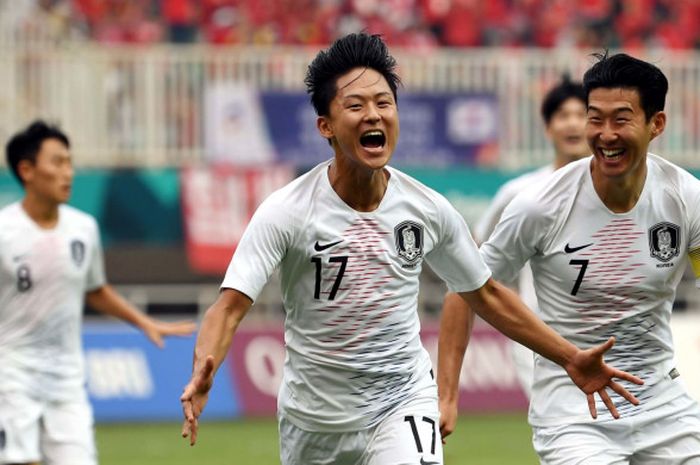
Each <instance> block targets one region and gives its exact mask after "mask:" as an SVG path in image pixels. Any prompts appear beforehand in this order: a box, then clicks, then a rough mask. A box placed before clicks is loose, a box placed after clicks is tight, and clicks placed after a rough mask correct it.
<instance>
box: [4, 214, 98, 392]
mask: <svg viewBox="0 0 700 465" xmlns="http://www.w3.org/2000/svg"><path fill="white" fill-rule="evenodd" d="M104 281H105V278H104V269H103V263H102V250H101V247H100V240H99V230H98V228H97V224H96V222H95V220H94V219H93V218H92V217H90V216H89V215H87V214H85V213H82V212H80V211H78V210H76V209H74V208H72V207H69V206H66V205H62V206H60V207H59V219H58V224H57V225H56V226H55V227H54V228H53V229H41V228H40V227H39V226H38V225H37V224H36V223H35V222H34V221H33V220H31V218H29V216H28V215H27V214H26V212H25V211H24V209H23V208H22V206H21V204H20V203H14V204H12V205H9V206H7V207H5V208H3V209H2V210H0V391H2V392H12V391H15V390H21V391H24V392H25V393H27V394H29V395H31V396H34V397H37V398H39V399H47V400H62V399H68V398H74V397H75V393H76V389H82V386H83V385H84V372H83V356H82V349H81V321H82V313H83V301H84V295H85V291H87V290H91V289H95V288H98V287H100V286H102V285H103V284H104Z"/></svg>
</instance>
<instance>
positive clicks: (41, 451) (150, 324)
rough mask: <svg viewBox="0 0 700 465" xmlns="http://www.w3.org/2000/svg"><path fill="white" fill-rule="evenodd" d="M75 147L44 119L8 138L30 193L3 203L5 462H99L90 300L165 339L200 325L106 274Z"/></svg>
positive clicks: (0, 284)
mask: <svg viewBox="0 0 700 465" xmlns="http://www.w3.org/2000/svg"><path fill="white" fill-rule="evenodd" d="M69 147H70V144H69V142H68V137H67V136H66V135H65V134H63V133H62V132H61V131H60V130H59V129H57V128H55V127H52V126H49V125H47V124H45V123H43V122H41V121H37V122H35V123H33V124H31V125H30V126H29V127H28V128H26V129H25V130H24V131H22V132H19V133H17V134H16V135H14V136H13V137H12V139H11V140H10V141H9V143H8V144H7V150H6V151H7V163H8V166H10V168H11V169H12V172H13V173H14V175H15V176H16V177H17V179H18V180H19V181H20V183H21V184H22V186H23V187H24V192H25V194H24V197H23V199H22V200H21V201H20V202H17V203H14V204H11V205H9V206H7V207H5V208H3V209H1V210H0V464H30V463H38V462H40V461H41V462H42V463H44V464H45V465H93V464H96V463H97V459H96V453H95V445H94V439H93V420H92V410H91V408H90V405H89V403H88V400H87V393H86V391H85V376H84V367H83V354H82V350H81V342H80V341H81V317H82V312H83V302H84V301H85V300H86V301H87V303H88V304H89V305H90V307H92V308H94V309H95V310H98V311H100V312H102V313H105V314H107V315H112V316H115V317H117V318H120V319H122V320H125V321H127V322H129V323H131V324H133V325H134V326H136V327H138V328H139V329H141V330H142V331H143V332H144V333H145V334H146V336H148V338H149V339H150V340H151V341H153V343H155V344H157V345H158V346H162V344H163V337H164V336H169V335H186V334H191V333H192V332H193V331H194V329H195V326H194V324H193V323H191V322H180V323H164V322H160V321H157V320H154V319H152V318H150V317H148V316H147V315H144V314H143V313H141V312H139V311H138V310H137V309H135V308H134V307H133V306H131V305H130V304H129V303H127V302H126V301H125V300H124V299H123V298H122V297H121V296H120V295H119V294H117V293H116V292H115V291H114V290H113V289H112V288H111V287H110V286H109V285H107V284H106V281H105V273H104V269H103V263H102V249H101V247H100V239H99V230H98V227H97V224H96V223H95V220H94V219H93V218H92V217H90V216H88V215H87V214H85V213H82V212H80V211H78V210H76V209H74V208H72V207H69V206H67V205H63V204H64V203H65V202H66V201H67V200H68V198H69V196H70V192H71V185H72V182H73V166H72V163H71V155H70V151H69Z"/></svg>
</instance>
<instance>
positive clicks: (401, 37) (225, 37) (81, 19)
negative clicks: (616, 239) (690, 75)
mask: <svg viewBox="0 0 700 465" xmlns="http://www.w3.org/2000/svg"><path fill="white" fill-rule="evenodd" d="M0 2H5V3H6V9H7V10H8V11H9V10H12V16H13V24H14V27H15V29H16V33H15V35H19V36H22V33H23V32H26V31H29V32H30V33H31V32H32V31H34V32H37V30H39V31H38V32H40V33H42V34H50V35H52V37H53V39H54V40H63V39H75V38H82V39H91V40H96V41H98V42H102V43H154V42H174V43H196V42H203V43H212V44H264V45H267V44H296V45H299V44H302V45H314V46H316V45H323V44H327V43H328V42H330V41H332V40H333V39H334V38H335V37H337V36H339V35H343V34H345V33H347V32H351V31H358V30H362V29H364V30H367V31H369V32H373V33H381V34H383V35H384V37H385V38H386V40H387V41H388V42H389V43H390V44H391V45H395V46H407V47H428V48H429V47H436V46H453V47H476V46H505V47H524V46H536V47H558V46H577V47H591V48H599V47H603V46H604V47H622V48H633V47H650V46H651V47H654V46H656V47H664V48H671V49H689V48H698V47H700V0H0ZM30 35H31V34H30Z"/></svg>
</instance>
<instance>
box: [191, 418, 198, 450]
mask: <svg viewBox="0 0 700 465" xmlns="http://www.w3.org/2000/svg"><path fill="white" fill-rule="evenodd" d="M198 429H199V422H198V421H197V419H196V418H195V419H194V421H193V422H192V423H191V424H190V446H194V444H195V443H196V442H197V430H198Z"/></svg>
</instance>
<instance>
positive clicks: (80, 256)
mask: <svg viewBox="0 0 700 465" xmlns="http://www.w3.org/2000/svg"><path fill="white" fill-rule="evenodd" d="M70 256H71V258H72V259H73V262H74V263H75V264H76V266H80V265H82V264H83V260H85V243H84V242H83V241H81V240H78V239H75V240H73V241H71V243H70Z"/></svg>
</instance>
